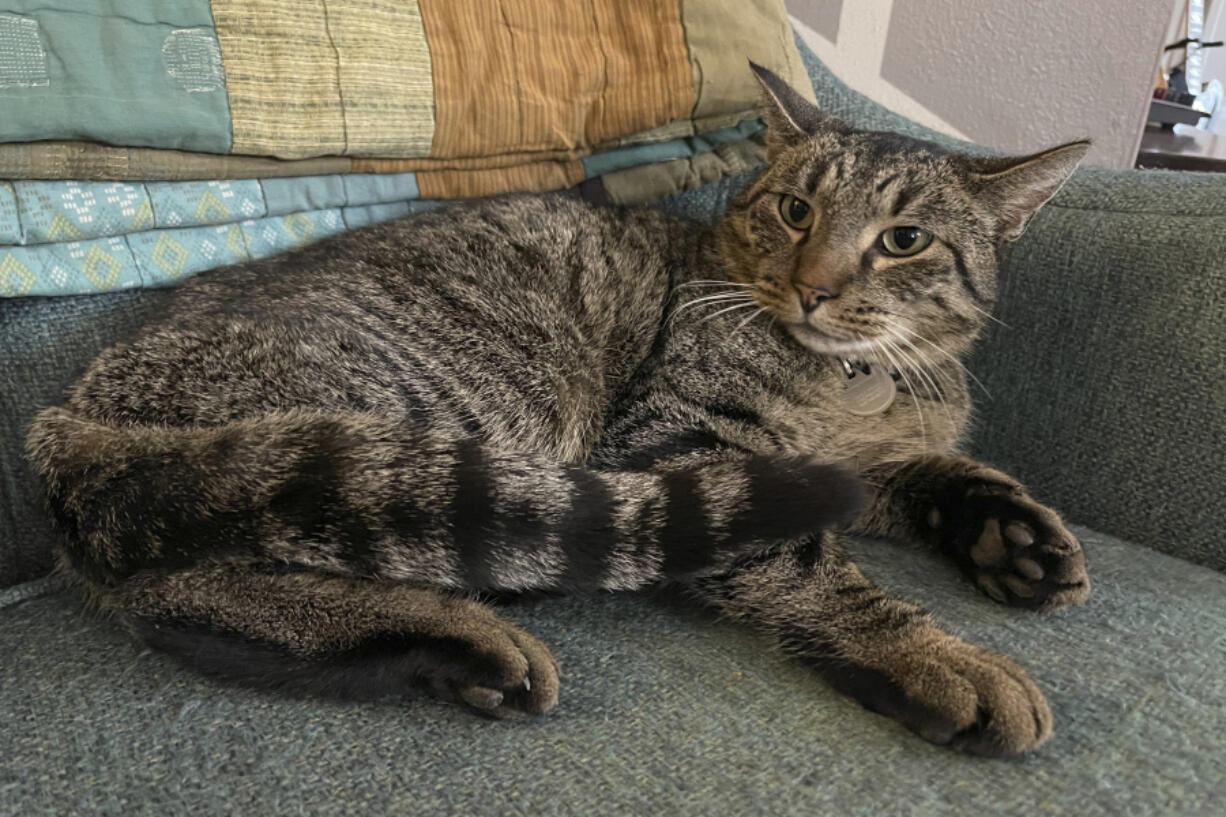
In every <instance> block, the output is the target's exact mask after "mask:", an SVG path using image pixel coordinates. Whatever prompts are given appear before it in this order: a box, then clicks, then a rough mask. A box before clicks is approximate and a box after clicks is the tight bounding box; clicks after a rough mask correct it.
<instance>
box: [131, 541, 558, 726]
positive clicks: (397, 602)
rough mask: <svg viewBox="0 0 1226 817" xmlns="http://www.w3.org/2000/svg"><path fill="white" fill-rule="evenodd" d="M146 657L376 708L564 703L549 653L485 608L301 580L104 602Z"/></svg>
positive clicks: (188, 583)
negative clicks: (424, 700)
mask: <svg viewBox="0 0 1226 817" xmlns="http://www.w3.org/2000/svg"><path fill="white" fill-rule="evenodd" d="M108 595H109V596H110V602H111V603H112V604H115V605H117V606H118V607H119V612H120V614H121V615H122V617H123V618H124V619H125V620H126V621H127V623H128V624H129V626H130V627H131V629H132V630H133V631H134V632H135V633H136V635H137V636H138V637H140V638H141V639H142V640H143V641H145V642H146V643H147V644H149V645H150V646H152V647H154V648H156V649H160V650H163V651H165V652H168V653H171V654H173V655H175V656H177V657H178V658H179V659H181V660H182V661H184V662H185V663H187V664H189V665H191V666H192V667H194V668H196V669H197V670H199V671H201V672H203V673H205V674H207V675H211V676H215V677H221V678H225V679H229V680H233V681H238V682H241V683H245V684H248V685H254V686H259V687H265V688H273V689H280V690H287V691H293V692H300V693H306V694H314V695H322V696H326V697H333V698H344V699H359V700H369V699H378V698H385V697H389V696H403V695H406V694H413V693H415V692H425V693H427V694H430V695H434V696H437V697H441V698H444V699H447V700H454V701H461V702H463V703H465V704H467V705H468V706H470V707H473V708H474V709H476V710H479V711H480V712H483V713H486V714H489V715H493V716H498V717H508V716H512V717H513V716H522V715H540V714H543V713H545V712H548V711H549V710H550V709H552V708H553V707H554V705H555V704H556V703H557V699H558V666H557V663H556V662H555V661H554V659H553V656H552V655H551V654H550V652H549V649H548V648H547V647H545V645H544V644H542V643H541V642H540V641H538V640H537V639H536V638H534V637H533V636H532V635H530V634H529V633H527V632H525V631H524V630H522V629H520V628H519V627H517V626H516V625H514V624H512V623H511V622H509V621H507V620H505V619H503V618H501V617H500V616H498V615H497V614H496V613H495V612H494V611H493V610H492V609H490V608H489V607H487V606H486V605H484V604H480V603H478V602H476V601H472V600H470V599H466V598H459V597H455V596H448V595H445V594H442V593H439V592H437V591H434V590H428V589H420V588H412V587H406V586H403V585H397V584H391V583H383V582H374V581H364V580H359V579H349V578H344V577H337V576H326V575H319V574H313V573H306V572H285V573H275V572H263V573H260V572H251V570H250V569H249V568H243V567H238V566H223V565H199V566H196V567H192V568H189V569H186V570H179V571H174V572H155V571H143V572H140V573H137V574H136V575H134V576H132V577H130V578H128V579H127V580H125V581H124V582H123V583H122V584H121V585H120V586H119V587H118V588H115V589H114V590H111V591H109V592H108Z"/></svg>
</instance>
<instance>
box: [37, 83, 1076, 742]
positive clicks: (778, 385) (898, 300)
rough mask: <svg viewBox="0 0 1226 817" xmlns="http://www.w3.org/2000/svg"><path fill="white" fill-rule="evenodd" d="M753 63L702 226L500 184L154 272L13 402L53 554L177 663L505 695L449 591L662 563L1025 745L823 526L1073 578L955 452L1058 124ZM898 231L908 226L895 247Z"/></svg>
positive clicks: (871, 690)
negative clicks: (924, 101) (917, 235)
mask: <svg viewBox="0 0 1226 817" xmlns="http://www.w3.org/2000/svg"><path fill="white" fill-rule="evenodd" d="M759 76H760V77H761V78H762V80H763V84H764V87H765V88H766V90H767V94H768V98H769V100H771V102H772V104H773V107H772V108H771V109H770V111H769V125H770V131H769V133H770V152H771V157H772V163H771V166H770V167H769V168H768V169H767V170H766V171H765V172H764V173H763V174H762V176H761V177H760V178H759V179H758V180H757V181H755V182H754V183H753V184H751V185H750V186H749V187H748V188H747V189H746V190H745V192H744V193H743V194H742V195H741V196H740V197H739V198H738V199H737V201H736V202H734V204H733V206H732V207H731V208H730V210H729V212H728V215H727V216H726V217H725V218H724V220H723V221H722V222H721V223H720V224H719V225H717V226H715V227H714V228H709V227H707V226H705V225H699V224H693V223H689V222H685V221H680V220H675V219H670V218H667V217H665V216H664V215H662V214H660V213H657V212H652V211H636V210H623V209H616V210H613V209H610V210H602V209H597V208H594V207H591V206H588V205H586V204H583V203H582V202H579V201H576V200H573V199H569V198H565V197H562V196H520V197H508V198H503V199H496V200H491V201H488V202H482V203H475V204H469V205H460V206H456V207H452V208H448V209H446V210H436V211H433V212H430V213H427V214H422V215H420V216H416V217H413V218H410V219H405V220H401V221H397V222H391V223H387V224H383V225H379V226H375V227H371V228H367V229H365V230H360V231H356V232H353V233H350V234H347V235H343V236H338V237H335V238H333V239H330V240H327V241H324V242H321V243H319V244H317V245H314V246H313V247H310V248H307V249H304V250H302V251H299V252H296V253H292V254H287V255H283V256H279V257H275V258H271V259H266V260H263V261H257V262H252V263H248V264H243V265H239V266H236V267H231V268H228V269H224V270H218V271H214V272H211V273H206V274H203V275H200V276H199V277H197V278H195V279H193V280H192V281H190V282H188V283H187V284H185V285H184V286H183V287H182V288H181V289H180V290H178V291H177V293H176V296H175V298H174V299H173V302H172V303H171V306H170V308H169V310H168V312H167V314H165V315H163V316H160V317H159V318H158V319H157V320H155V321H154V322H153V323H151V324H150V325H149V326H147V327H145V328H144V329H143V330H142V331H141V332H140V333H138V334H137V335H136V336H135V337H133V338H131V339H130V340H129V341H128V342H127V343H125V344H122V345H120V346H116V347H114V348H112V349H109V350H107V351H106V352H104V353H103V354H102V355H101V356H100V357H99V358H98V359H97V360H96V361H95V362H94V363H93V365H92V366H91V367H90V369H89V370H88V371H87V372H86V373H85V375H84V376H83V377H82V378H81V380H80V381H79V382H78V383H77V384H76V385H75V386H74V388H73V389H72V391H71V393H70V394H69V395H68V398H67V401H66V403H65V405H64V406H61V407H57V408H52V409H48V410H46V411H44V412H43V413H42V414H40V415H39V416H38V418H37V419H36V420H35V422H34V424H33V427H32V428H31V431H30V436H29V449H30V454H31V457H32V461H33V462H34V464H35V466H36V467H37V468H38V470H39V471H40V473H42V475H43V476H44V478H45V479H46V481H47V486H48V495H49V498H50V500H51V506H52V509H53V512H54V514H55V516H56V518H57V519H58V521H59V523H60V525H61V527H62V529H63V530H64V532H65V537H64V540H65V541H64V546H63V550H62V553H61V556H62V563H63V565H64V567H65V568H66V569H67V570H68V571H69V572H70V573H72V575H74V576H76V577H78V578H80V579H81V580H82V581H83V582H84V583H85V584H86V585H87V586H89V587H91V588H92V589H93V590H94V592H95V595H96V597H97V598H98V600H99V601H100V602H101V603H103V604H104V605H106V606H108V607H109V608H110V609H113V610H116V611H117V612H119V613H120V614H121V615H122V617H123V619H124V620H125V621H126V622H127V623H128V624H129V626H131V627H132V629H133V630H134V631H135V632H136V633H137V634H138V635H140V636H141V637H142V638H144V639H145V640H146V641H148V642H149V643H152V644H155V645H156V646H159V647H160V648H163V649H166V650H169V651H171V652H173V653H175V654H177V655H179V656H180V657H182V658H183V659H184V660H186V661H188V662H189V663H191V664H193V665H195V666H198V667H200V668H201V669H203V670H205V671H208V672H212V673H214V674H221V675H225V676H227V677H233V678H236V679H239V680H244V681H248V682H259V683H264V684H266V685H271V686H278V687H283V686H292V687H294V688H298V689H307V690H311V691H315V692H320V693H325V694H345V695H354V696H359V697H371V696H374V697H378V696H381V695H388V694H399V693H401V692H403V691H404V690H406V689H408V688H410V687H414V688H416V687H419V686H424V687H425V688H427V689H428V690H430V691H431V692H433V693H434V694H438V695H441V696H443V697H448V698H452V699H455V700H459V701H462V702H463V703H465V704H466V705H468V706H472V707H475V708H477V709H479V710H482V711H485V712H489V713H491V714H497V715H500V716H501V715H511V714H515V713H520V714H523V713H529V714H536V713H540V712H543V711H545V710H547V709H549V708H550V707H551V706H553V703H554V702H555V701H556V699H557V697H556V696H557V667H556V664H555V663H554V661H553V659H552V657H551V656H550V655H549V652H548V650H546V649H545V648H544V647H543V646H542V645H540V644H539V643H538V642H536V641H535V639H532V638H531V637H530V636H528V635H527V634H525V633H522V631H519V630H517V629H516V628H514V627H513V626H512V625H509V624H507V623H506V622H503V621H501V620H500V619H498V618H497V617H496V616H494V615H493V614H492V613H490V612H489V611H488V610H486V609H485V608H483V607H480V606H479V605H475V604H474V603H473V602H470V601H466V602H464V603H463V604H459V603H458V602H457V600H456V599H455V598H454V597H453V596H452V595H451V594H455V593H464V592H468V591H473V590H494V591H503V590H507V591H525V590H540V589H543V590H577V589H589V588H604V589H628V588H638V587H643V586H646V585H651V584H656V583H659V582H661V581H663V580H665V579H674V580H681V581H683V582H685V583H686V584H687V585H688V586H689V587H690V588H691V590H693V591H694V593H695V594H696V595H697V596H698V597H700V598H702V599H705V600H706V601H707V602H709V603H710V604H713V605H715V606H717V607H719V608H720V609H722V610H723V611H724V612H726V613H728V614H731V615H734V616H737V617H741V618H744V619H747V620H749V621H751V622H753V623H754V624H756V625H757V626H758V627H760V628H761V629H763V630H765V631H766V632H767V633H769V634H770V635H771V636H772V637H773V638H775V639H776V641H777V642H778V643H779V644H781V645H782V646H783V647H784V648H785V649H787V650H788V651H790V652H792V653H794V654H795V655H797V656H798V657H799V658H801V659H802V660H805V661H807V662H808V663H810V664H811V665H813V666H814V667H815V668H817V669H818V670H819V671H820V672H822V673H823V674H824V675H825V676H826V677H828V678H829V679H830V680H831V682H832V683H833V684H835V686H837V687H838V688H840V689H843V690H845V691H847V692H848V693H849V694H853V695H856V696H857V697H859V698H860V699H861V700H863V701H864V702H865V703H866V704H868V705H870V706H872V707H874V708H876V709H878V710H880V711H883V712H885V713H887V714H889V715H891V716H893V717H896V718H898V719H899V720H901V721H903V722H904V723H906V724H907V725H908V726H910V727H911V728H913V729H915V730H916V731H918V732H919V733H920V734H922V735H924V736H925V737H928V738H929V739H931V740H934V741H937V742H940V743H947V744H951V745H954V746H958V747H961V748H963V749H966V750H968V751H973V752H977V753H981V754H1006V753H1012V752H1018V751H1024V750H1027V749H1030V748H1033V747H1035V746H1037V745H1039V744H1040V743H1042V742H1043V741H1044V740H1046V739H1047V738H1048V736H1049V735H1050V734H1051V717H1050V712H1049V711H1048V709H1047V705H1046V703H1045V701H1044V700H1043V697H1042V695H1041V694H1039V692H1038V691H1037V689H1036V688H1035V687H1034V685H1033V683H1032V682H1031V681H1030V680H1029V679H1028V677H1027V676H1026V673H1025V672H1024V671H1023V670H1022V669H1021V668H1020V667H1018V666H1017V665H1016V664H1014V663H1013V662H1011V661H1010V660H1009V659H1007V658H1004V657H1002V656H996V655H993V654H991V653H988V652H986V651H984V650H981V649H979V648H977V647H974V646H972V645H969V644H966V643H965V642H962V641H960V640H958V639H956V638H954V637H952V636H949V635H947V634H945V633H942V632H941V631H940V630H939V629H938V628H937V627H936V625H935V624H934V623H933V622H932V621H931V619H929V618H928V617H927V616H926V614H923V613H922V612H920V611H918V610H916V609H915V608H913V607H911V606H910V605H907V604H905V603H903V602H900V601H896V600H894V599H891V598H889V597H888V596H886V595H885V594H884V593H882V592H881V591H880V590H878V589H876V588H874V587H873V586H872V585H871V584H870V583H868V582H867V581H866V580H865V579H864V577H863V576H861V575H860V574H859V572H858V571H857V570H856V569H855V567H854V565H852V564H850V562H849V561H848V560H847V558H846V556H845V554H844V553H843V551H842V548H841V546H840V544H839V534H837V533H834V532H832V531H831V530H829V529H830V528H838V527H843V526H849V527H851V528H852V529H856V530H860V531H864V532H870V533H875V534H881V535H888V536H896V537H899V538H906V539H912V540H922V541H926V542H930V543H931V544H932V545H933V546H936V547H939V548H942V549H943V550H945V551H946V552H948V553H949V554H950V556H951V558H952V559H954V560H955V562H957V563H958V564H959V566H960V567H961V568H962V569H963V570H964V571H965V572H966V573H967V575H968V576H969V577H970V578H971V579H972V580H974V581H975V583H976V584H977V585H978V586H979V587H980V588H981V589H982V590H983V591H984V592H985V593H986V594H988V595H989V596H991V597H992V598H994V599H997V600H999V601H1002V602H1006V603H1010V604H1016V605H1019V606H1024V607H1030V608H1034V609H1049V608H1051V607H1056V606H1061V605H1064V604H1070V603H1074V602H1077V601H1080V600H1082V599H1084V598H1085V596H1086V595H1087V594H1088V592H1089V584H1088V580H1087V579H1086V575H1085V562H1084V558H1083V557H1082V554H1081V552H1080V546H1079V545H1078V544H1077V542H1076V539H1075V538H1073V537H1072V535H1071V534H1069V533H1068V531H1067V530H1066V529H1065V528H1064V527H1063V524H1062V523H1061V521H1060V519H1059V516H1058V515H1056V514H1055V512H1053V511H1051V510H1050V509H1047V508H1045V507H1043V506H1042V505H1040V504H1038V503H1037V502H1035V501H1034V500H1033V499H1032V498H1031V497H1030V496H1029V495H1028V494H1027V493H1026V492H1025V490H1024V489H1023V488H1022V486H1021V485H1019V484H1018V483H1017V482H1016V481H1014V480H1011V479H1010V478H1008V477H1007V476H1005V475H1003V474H1000V473H999V472H997V471H995V470H993V469H991V468H989V467H988V466H986V465H983V464H981V463H976V462H973V461H970V460H967V459H965V458H962V457H959V456H957V454H956V449H957V446H958V442H959V440H960V439H961V436H962V434H963V432H964V430H965V428H966V425H967V422H968V418H969V416H970V409H971V407H970V399H969V394H968V390H967V381H966V377H965V370H964V368H963V364H962V363H961V360H960V358H961V357H962V356H963V355H964V354H965V353H966V351H967V350H968V349H969V348H970V346H971V344H972V343H973V341H974V339H975V337H976V335H977V334H978V332H979V330H980V328H981V326H982V324H983V321H984V320H986V317H987V312H986V310H988V309H990V307H991V305H992V303H993V300H994V298H995V291H996V290H995V258H996V252H997V248H998V247H999V246H1000V245H1001V244H1002V243H1003V242H1005V241H1007V240H1010V239H1011V238H1013V237H1016V236H1017V235H1018V234H1020V232H1021V230H1022V229H1024V227H1025V223H1026V220H1027V219H1028V218H1029V216H1030V215H1031V214H1032V213H1033V212H1034V210H1035V209H1037V207H1039V206H1040V205H1041V204H1042V203H1043V201H1045V200H1046V198H1047V197H1049V196H1050V195H1051V194H1052V193H1053V192H1054V190H1055V188H1056V187H1058V186H1059V183H1060V182H1061V181H1062V180H1063V178H1064V176H1065V175H1067V173H1068V172H1069V171H1070V170H1071V169H1072V167H1073V166H1074V165H1075V164H1076V160H1077V158H1079V156H1080V154H1081V153H1082V152H1084V146H1079V145H1073V146H1066V147H1065V148H1060V149H1057V150H1055V151H1052V152H1049V153H1046V154H1040V155H1038V156H1035V157H1027V158H1023V159H1020V160H1004V159H993V160H974V159H970V158H968V157H963V156H957V155H954V154H950V153H948V152H946V151H944V150H942V149H940V148H938V147H936V146H933V145H930V144H927V143H922V142H915V141H913V140H907V139H903V138H902V137H898V136H894V135H888V134H875V133H864V132H858V131H854V130H852V129H850V128H848V127H846V126H845V125H842V124H841V123H838V122H834V121H832V120H829V119H826V118H823V117H822V116H821V114H820V113H819V112H818V111H817V110H816V109H814V108H812V106H810V105H809V104H808V103H807V102H805V101H804V100H803V98H801V97H800V96H799V95H798V94H796V93H793V92H791V91H790V90H789V89H786V87H784V86H782V85H781V84H780V82H779V80H778V78H777V77H774V75H771V74H770V73H769V72H764V71H759ZM788 197H792V199H803V200H804V201H805V202H807V203H808V205H809V206H810V207H811V209H812V210H813V211H814V213H815V215H816V217H815V218H814V219H812V221H811V224H810V225H809V226H805V227H803V228H795V227H790V226H788V223H787V222H786V221H785V219H784V215H783V214H784V208H783V203H784V202H786V201H790V200H792V199H789V198H788ZM897 225H914V226H917V227H923V228H924V229H926V230H929V231H930V232H931V233H932V234H933V236H934V239H933V242H932V244H931V245H929V246H928V247H926V248H925V249H924V250H923V251H922V252H919V253H916V254H915V255H913V256H907V257H894V256H891V255H889V254H888V253H886V252H884V251H883V250H882V246H881V243H880V239H879V237H878V236H879V234H880V232H881V231H882V230H885V229H890V228H891V226H897ZM806 291H807V292H809V293H810V295H809V296H806V295H805V292H806ZM817 291H820V292H821V293H822V296H821V300H820V301H817V302H810V303H811V305H812V306H813V308H810V309H806V308H804V305H805V303H806V301H805V298H806V297H812V293H814V292H817ZM813 304H815V305H813ZM848 357H854V358H857V359H861V360H864V361H867V362H869V363H870V364H872V365H876V366H888V367H892V368H894V369H895V370H896V371H897V373H898V387H899V395H898V399H896V400H895V401H894V403H893V404H892V405H891V406H890V407H889V408H888V409H887V410H884V411H882V412H881V413H880V414H877V415H874V416H871V417H862V416H856V415H853V414H851V413H850V412H848V411H847V409H846V406H845V404H844V402H843V388H844V385H843V373H842V372H843V367H842V365H841V363H840V359H841V358H848ZM853 472H854V473H856V474H858V475H859V476H861V477H864V478H865V479H866V480H867V481H868V483H869V484H870V485H871V487H872V492H873V494H874V496H873V497H872V498H871V502H869V503H868V504H867V507H866V509H865V510H863V512H862V513H861V512H860V511H861V508H862V506H863V505H864V503H863V500H865V499H866V497H865V496H864V491H863V489H862V488H861V483H860V482H858V481H857V479H856V478H854V477H853V476H852V475H851V474H852V473H853ZM818 531H823V532H821V533H817V532H818Z"/></svg>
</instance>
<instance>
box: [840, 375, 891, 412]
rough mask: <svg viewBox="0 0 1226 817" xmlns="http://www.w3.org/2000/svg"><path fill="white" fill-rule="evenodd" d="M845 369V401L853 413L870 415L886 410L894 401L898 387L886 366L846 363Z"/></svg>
mask: <svg viewBox="0 0 1226 817" xmlns="http://www.w3.org/2000/svg"><path fill="white" fill-rule="evenodd" d="M843 369H844V373H843V374H844V379H843V403H844V405H846V406H847V410H848V411H849V412H851V413H852V414H855V415H857V416H859V417H870V416H872V415H874V414H880V413H881V412H883V411H885V410H886V409H888V408H889V407H890V404H892V403H893V402H894V397H895V395H897V394H898V387H897V386H896V385H894V378H892V377H890V372H889V369H887V368H886V367H885V366H870V365H869V364H867V363H865V364H862V365H859V366H856V365H851V364H846V363H845V364H844V365H843ZM865 370H867V371H865Z"/></svg>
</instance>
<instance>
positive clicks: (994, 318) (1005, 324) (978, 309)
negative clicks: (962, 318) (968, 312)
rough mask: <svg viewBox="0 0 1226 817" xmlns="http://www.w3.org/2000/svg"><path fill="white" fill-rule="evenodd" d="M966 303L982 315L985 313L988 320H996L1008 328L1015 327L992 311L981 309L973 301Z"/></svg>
mask: <svg viewBox="0 0 1226 817" xmlns="http://www.w3.org/2000/svg"><path fill="white" fill-rule="evenodd" d="M966 305H967V306H969V307H970V308H971V309H973V310H975V311H976V312H978V313H979V314H980V315H983V316H984V317H985V318H987V319H988V320H990V321H995V322H996V323H999V324H1000V325H1001V326H1003V327H1005V328H1006V329H1012V328H1013V327H1012V326H1010V325H1009V324H1007V323H1005V322H1004V321H1002V320H1001V319H1000V318H998V317H996V316H995V315H993V314H992V313H991V312H985V311H984V310H982V309H980V308H979V307H977V306H975V305H974V304H973V303H970V302H969V301H968V302H967V304H966Z"/></svg>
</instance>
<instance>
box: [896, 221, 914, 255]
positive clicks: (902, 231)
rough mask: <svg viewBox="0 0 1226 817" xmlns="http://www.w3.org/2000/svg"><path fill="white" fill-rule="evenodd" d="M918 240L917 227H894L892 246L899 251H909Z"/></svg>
mask: <svg viewBox="0 0 1226 817" xmlns="http://www.w3.org/2000/svg"><path fill="white" fill-rule="evenodd" d="M919 239H920V230H919V228H918V227H895V228H894V246H896V247H898V249H900V250H909V249H911V247H912V246H913V245H914V244H915V242H917V241H919Z"/></svg>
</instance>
